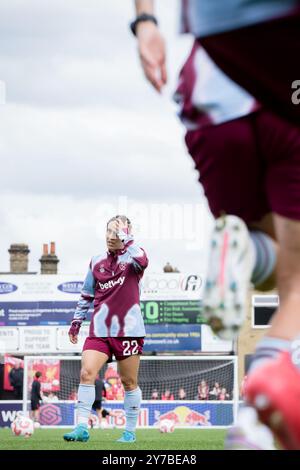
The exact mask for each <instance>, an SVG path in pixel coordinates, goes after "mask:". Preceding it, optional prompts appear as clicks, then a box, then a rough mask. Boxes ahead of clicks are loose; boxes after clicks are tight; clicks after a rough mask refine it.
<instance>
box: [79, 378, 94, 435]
mask: <svg viewBox="0 0 300 470" xmlns="http://www.w3.org/2000/svg"><path fill="white" fill-rule="evenodd" d="M95 394H96V393H95V385H86V384H80V385H79V388H78V404H77V423H78V424H86V426H87V424H88V421H89V417H90V413H91V408H92V405H93V403H94V401H95Z"/></svg>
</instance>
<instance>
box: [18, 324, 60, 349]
mask: <svg viewBox="0 0 300 470" xmlns="http://www.w3.org/2000/svg"><path fill="white" fill-rule="evenodd" d="M20 351H24V352H26V354H36V353H39V354H41V353H47V352H51V351H56V330H55V328H53V327H50V326H49V327H40V326H38V327H35V328H30V327H27V328H22V329H21V328H20Z"/></svg>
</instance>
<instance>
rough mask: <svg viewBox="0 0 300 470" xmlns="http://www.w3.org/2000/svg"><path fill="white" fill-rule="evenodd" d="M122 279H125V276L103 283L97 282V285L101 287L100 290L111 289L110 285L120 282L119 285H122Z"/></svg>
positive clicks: (113, 285)
mask: <svg viewBox="0 0 300 470" xmlns="http://www.w3.org/2000/svg"><path fill="white" fill-rule="evenodd" d="M124 281H125V276H121V277H119V279H117V280H116V281H108V282H105V283H104V284H102V283H101V282H99V284H98V285H99V287H100V289H102V290H104V289H111V288H112V287H115V286H116V285H117V284H120V286H122V285H123V284H124Z"/></svg>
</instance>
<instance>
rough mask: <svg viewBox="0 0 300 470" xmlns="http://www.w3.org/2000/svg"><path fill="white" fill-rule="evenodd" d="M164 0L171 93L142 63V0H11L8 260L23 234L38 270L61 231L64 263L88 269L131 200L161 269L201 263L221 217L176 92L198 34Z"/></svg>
mask: <svg viewBox="0 0 300 470" xmlns="http://www.w3.org/2000/svg"><path fill="white" fill-rule="evenodd" d="M157 4H159V5H158V6H159V8H158V9H157V14H158V17H159V20H160V25H161V29H162V30H163V32H164V33H165V37H166V40H167V50H168V71H169V84H168V86H167V88H166V89H165V91H164V93H163V96H159V95H157V94H156V93H155V91H153V90H152V89H151V87H150V85H148V83H147V82H146V81H145V80H144V77H143V74H142V71H141V68H140V65H139V62H138V57H137V53H136V43H135V39H134V38H133V37H132V36H131V34H130V33H129V29H128V23H129V21H130V19H132V18H133V16H134V11H133V1H131V0H109V1H107V0H26V1H24V0H2V1H1V3H0V79H1V80H3V81H4V82H5V85H6V104H5V105H0V160H1V171H0V199H1V204H0V230H1V231H0V271H1V270H2V271H3V270H7V269H8V266H9V258H8V253H7V249H8V248H9V245H10V244H11V243H19V242H21V243H27V244H28V245H29V248H30V250H31V253H30V269H31V270H39V262H38V259H39V257H40V255H41V252H42V245H43V243H46V242H50V241H52V240H53V241H56V244H57V254H58V256H59V258H60V260H61V262H60V265H59V271H60V273H64V272H68V273H70V272H84V271H85V270H86V266H87V263H88V261H89V259H90V257H91V256H92V255H93V254H96V253H97V252H99V251H102V250H103V247H104V239H103V235H104V228H105V221H106V220H107V217H110V216H111V215H114V214H115V213H116V212H120V210H123V209H124V210H126V211H127V213H128V215H129V217H131V218H132V220H133V223H134V224H135V226H136V230H135V232H136V236H137V238H138V239H139V240H140V241H141V244H142V246H144V247H145V248H146V250H147V251H148V253H149V258H150V261H151V264H150V268H151V270H152V271H161V268H162V266H163V265H164V264H165V262H166V261H170V262H171V263H172V264H174V265H175V266H177V267H178V268H179V269H180V270H181V271H195V270H196V271H197V270H198V271H199V272H201V271H202V269H203V262H204V258H205V256H204V255H205V252H206V245H205V241H206V238H207V233H208V229H209V227H210V216H209V213H208V210H207V206H206V201H205V199H204V197H203V195H202V190H201V188H200V186H199V184H198V182H197V173H196V172H195V170H194V167H193V163H192V160H191V158H190V157H189V156H188V154H187V153H186V150H185V147H184V144H183V135H184V132H183V128H182V127H181V125H180V124H179V122H178V120H177V117H176V108H175V106H174V105H173V103H172V99H171V97H172V91H173V89H174V87H175V83H176V76H177V73H178V70H179V68H180V66H181V64H182V63H183V61H184V58H185V57H186V55H187V53H188V52H189V49H190V47H191V38H188V37H180V36H178V34H177V31H178V25H177V15H178V11H177V8H176V7H175V5H177V2H176V1H175V0H164V1H163V2H162V1H160V2H157Z"/></svg>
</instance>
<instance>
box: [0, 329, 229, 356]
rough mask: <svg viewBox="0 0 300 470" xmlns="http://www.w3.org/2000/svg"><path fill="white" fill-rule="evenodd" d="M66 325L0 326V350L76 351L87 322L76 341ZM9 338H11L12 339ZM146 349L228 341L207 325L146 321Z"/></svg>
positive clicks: (215, 348) (214, 348) (218, 347)
mask: <svg viewBox="0 0 300 470" xmlns="http://www.w3.org/2000/svg"><path fill="white" fill-rule="evenodd" d="M68 331H69V326H60V327H57V326H56V327H55V326H48V327H46V326H45V327H41V326H36V327H18V328H15V329H14V328H0V338H1V335H2V334H3V333H4V334H5V335H6V336H5V337H6V338H7V341H5V342H3V348H2V351H1V352H3V353H14V352H18V353H19V354H22V353H26V354H41V353H56V352H61V353H67V352H68V353H79V352H81V351H82V347H83V343H84V341H85V338H86V337H87V336H88V333H89V326H88V325H83V326H82V327H81V330H80V333H79V340H78V343H77V344H72V343H71V342H70V341H69V336H68ZM9 338H13V340H12V341H10V340H9ZM144 351H145V352H153V351H157V352H181V351H193V352H195V351H201V352H230V351H232V342H231V341H221V340H219V339H218V338H216V337H215V336H214V335H213V333H212V332H211V330H210V328H209V327H208V326H207V325H173V324H161V325H146V338H145V345H144Z"/></svg>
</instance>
